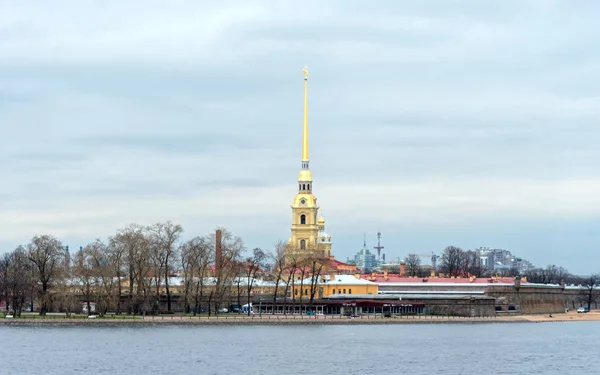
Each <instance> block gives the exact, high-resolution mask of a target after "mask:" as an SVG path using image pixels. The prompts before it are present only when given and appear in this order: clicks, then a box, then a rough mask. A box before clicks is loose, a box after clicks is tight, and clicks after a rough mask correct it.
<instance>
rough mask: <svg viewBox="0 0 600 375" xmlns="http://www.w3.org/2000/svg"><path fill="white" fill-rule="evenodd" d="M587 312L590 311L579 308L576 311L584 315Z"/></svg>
mask: <svg viewBox="0 0 600 375" xmlns="http://www.w3.org/2000/svg"><path fill="white" fill-rule="evenodd" d="M589 311H590V309H588V308H587V307H580V308H578V309H577V312H578V313H586V312H589Z"/></svg>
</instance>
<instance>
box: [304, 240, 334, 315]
mask: <svg viewBox="0 0 600 375" xmlns="http://www.w3.org/2000/svg"><path fill="white" fill-rule="evenodd" d="M328 260H329V258H328V257H327V256H326V255H325V253H324V252H323V250H322V249H321V248H320V247H318V246H317V247H315V248H313V249H312V250H309V252H308V254H307V264H308V272H309V273H310V288H309V306H310V307H309V309H310V311H313V303H314V300H315V295H316V294H317V292H319V298H320V297H321V295H322V291H321V288H322V286H320V285H321V284H320V283H319V280H320V279H321V273H322V272H323V269H324V267H325V264H326V262H327V261H328Z"/></svg>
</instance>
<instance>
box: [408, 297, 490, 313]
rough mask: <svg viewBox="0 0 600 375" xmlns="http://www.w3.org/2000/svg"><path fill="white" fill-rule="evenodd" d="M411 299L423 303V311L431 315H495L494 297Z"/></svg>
mask: <svg viewBox="0 0 600 375" xmlns="http://www.w3.org/2000/svg"><path fill="white" fill-rule="evenodd" d="M413 300H414V301H415V302H423V303H425V311H426V312H428V313H429V314H433V315H452V316H464V317H492V316H495V315H496V313H495V302H496V300H495V299H494V298H485V297H465V298H435V299H421V300H419V299H413Z"/></svg>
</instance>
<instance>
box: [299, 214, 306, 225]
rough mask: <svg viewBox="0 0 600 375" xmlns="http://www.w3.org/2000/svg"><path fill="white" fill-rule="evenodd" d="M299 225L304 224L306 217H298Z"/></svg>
mask: <svg viewBox="0 0 600 375" xmlns="http://www.w3.org/2000/svg"><path fill="white" fill-rule="evenodd" d="M300 224H306V215H300Z"/></svg>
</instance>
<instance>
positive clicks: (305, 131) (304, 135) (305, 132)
mask: <svg viewBox="0 0 600 375" xmlns="http://www.w3.org/2000/svg"><path fill="white" fill-rule="evenodd" d="M302 73H304V122H303V124H302V125H303V126H302V165H303V166H304V163H305V162H306V165H307V169H308V67H307V66H304V68H302Z"/></svg>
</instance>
